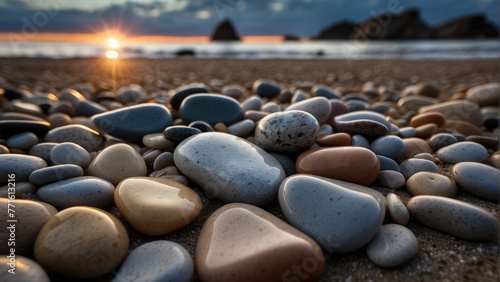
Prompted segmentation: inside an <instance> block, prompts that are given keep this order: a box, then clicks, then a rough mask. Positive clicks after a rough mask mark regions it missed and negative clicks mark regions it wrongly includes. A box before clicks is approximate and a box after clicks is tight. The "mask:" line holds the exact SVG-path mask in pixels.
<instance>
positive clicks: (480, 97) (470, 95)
mask: <svg viewBox="0 0 500 282" xmlns="http://www.w3.org/2000/svg"><path fill="white" fill-rule="evenodd" d="M465 97H466V98H467V100H469V101H471V102H474V103H476V104H478V105H479V107H485V106H498V101H500V83H487V84H483V85H478V86H475V87H472V88H471V89H469V90H467V92H466V93H465Z"/></svg>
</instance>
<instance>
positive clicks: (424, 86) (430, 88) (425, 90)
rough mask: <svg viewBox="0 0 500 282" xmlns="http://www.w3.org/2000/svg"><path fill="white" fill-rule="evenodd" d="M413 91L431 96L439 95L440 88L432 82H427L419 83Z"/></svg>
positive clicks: (436, 96)
mask: <svg viewBox="0 0 500 282" xmlns="http://www.w3.org/2000/svg"><path fill="white" fill-rule="evenodd" d="M413 93H414V94H415V95H418V96H427V97H431V98H438V97H439V89H438V88H436V87H435V86H434V85H432V84H428V83H425V82H421V83H418V84H417V85H415V88H414V89H413Z"/></svg>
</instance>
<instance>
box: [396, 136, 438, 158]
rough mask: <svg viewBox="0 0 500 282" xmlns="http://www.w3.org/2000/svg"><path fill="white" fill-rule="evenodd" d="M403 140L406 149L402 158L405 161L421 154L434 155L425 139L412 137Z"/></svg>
mask: <svg viewBox="0 0 500 282" xmlns="http://www.w3.org/2000/svg"><path fill="white" fill-rule="evenodd" d="M402 140H403V144H404V149H403V152H402V153H401V158H402V159H404V160H406V159H409V158H413V157H414V156H415V155H417V154H420V153H429V154H433V153H434V151H432V149H431V147H430V146H429V144H428V143H427V142H426V141H425V140H423V139H420V138H415V137H411V138H405V139H402Z"/></svg>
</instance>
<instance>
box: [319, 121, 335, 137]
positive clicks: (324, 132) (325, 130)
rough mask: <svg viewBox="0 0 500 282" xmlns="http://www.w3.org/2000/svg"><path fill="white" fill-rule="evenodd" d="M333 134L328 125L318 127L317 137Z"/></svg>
mask: <svg viewBox="0 0 500 282" xmlns="http://www.w3.org/2000/svg"><path fill="white" fill-rule="evenodd" d="M330 134H333V128H332V126H331V125H329V124H323V125H322V126H320V127H319V136H323V135H330Z"/></svg>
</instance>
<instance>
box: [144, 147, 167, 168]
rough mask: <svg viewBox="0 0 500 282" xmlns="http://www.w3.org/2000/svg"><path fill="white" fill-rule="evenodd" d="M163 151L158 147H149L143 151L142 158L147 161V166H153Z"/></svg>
mask: <svg viewBox="0 0 500 282" xmlns="http://www.w3.org/2000/svg"><path fill="white" fill-rule="evenodd" d="M162 152H163V151H160V150H156V149H149V150H147V151H146V152H144V153H142V159H144V162H145V163H146V166H147V167H151V166H152V164H153V162H154V161H155V159H156V158H157V157H158V156H159V155H160V154H161V153H162Z"/></svg>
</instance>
